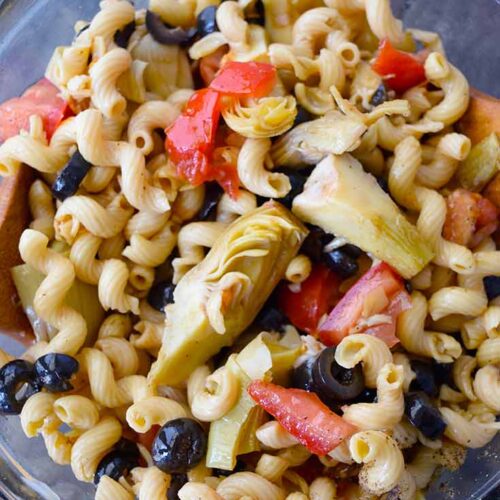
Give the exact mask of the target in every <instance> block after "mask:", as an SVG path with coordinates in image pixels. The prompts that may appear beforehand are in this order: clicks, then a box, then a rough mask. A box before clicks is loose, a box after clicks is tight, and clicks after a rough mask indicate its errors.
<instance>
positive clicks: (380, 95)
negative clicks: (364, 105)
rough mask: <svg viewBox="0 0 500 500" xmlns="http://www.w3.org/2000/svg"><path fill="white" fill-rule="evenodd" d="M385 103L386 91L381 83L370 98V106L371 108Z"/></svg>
mask: <svg viewBox="0 0 500 500" xmlns="http://www.w3.org/2000/svg"><path fill="white" fill-rule="evenodd" d="M385 101H387V89H386V88H385V85H384V84H383V83H381V84H380V85H379V86H378V88H377V90H376V91H375V93H374V94H373V95H372V98H371V99H370V104H371V105H372V106H378V105H379V104H382V103H384V102H385Z"/></svg>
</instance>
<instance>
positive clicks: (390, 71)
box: [372, 39, 425, 93]
mask: <svg viewBox="0 0 500 500" xmlns="http://www.w3.org/2000/svg"><path fill="white" fill-rule="evenodd" d="M372 68H373V70H374V71H375V72H376V73H378V74H379V75H380V76H383V77H385V78H384V82H385V83H386V84H387V86H388V87H389V88H391V89H392V90H395V91H396V92H398V93H402V92H404V91H405V90H408V89H410V88H411V87H415V85H418V84H419V83H423V82H424V81H425V70H424V65H423V64H422V63H421V62H420V61H419V60H418V59H417V58H416V57H415V56H413V55H411V54H409V53H407V52H402V51H400V50H396V49H395V48H394V47H393V46H392V45H391V42H389V40H387V39H384V40H382V41H381V42H380V45H379V48H378V55H377V57H376V59H375V61H374V63H373V64H372Z"/></svg>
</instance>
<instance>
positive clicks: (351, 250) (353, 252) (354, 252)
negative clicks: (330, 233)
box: [339, 243, 363, 259]
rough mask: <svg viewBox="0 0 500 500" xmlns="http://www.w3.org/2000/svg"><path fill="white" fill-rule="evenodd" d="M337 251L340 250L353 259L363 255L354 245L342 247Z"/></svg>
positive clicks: (349, 244) (348, 244)
mask: <svg viewBox="0 0 500 500" xmlns="http://www.w3.org/2000/svg"><path fill="white" fill-rule="evenodd" d="M339 250H342V252H345V253H346V254H347V255H350V256H351V257H354V258H355V259H357V258H358V257H361V256H362V255H363V250H361V248H359V247H357V246H356V245H353V244H352V243H347V244H345V245H342V246H341V247H340V248H339Z"/></svg>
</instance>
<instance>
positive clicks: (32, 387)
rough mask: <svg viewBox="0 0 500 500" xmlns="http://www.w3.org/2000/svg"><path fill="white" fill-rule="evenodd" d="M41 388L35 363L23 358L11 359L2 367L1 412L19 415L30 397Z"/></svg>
mask: <svg viewBox="0 0 500 500" xmlns="http://www.w3.org/2000/svg"><path fill="white" fill-rule="evenodd" d="M39 390H40V388H39V386H38V385H37V383H36V381H35V376H34V373H33V365H32V364H31V363H28V362H27V361H24V360H22V359H15V360H14V361H10V362H9V363H7V364H6V365H4V366H2V368H1V369H0V413H3V414H5V415H18V414H19V413H21V410H22V409H23V406H24V403H26V401H27V400H28V398H29V397H31V396H32V395H33V394H35V393H37V392H39Z"/></svg>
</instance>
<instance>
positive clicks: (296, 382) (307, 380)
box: [292, 356, 316, 392]
mask: <svg viewBox="0 0 500 500" xmlns="http://www.w3.org/2000/svg"><path fill="white" fill-rule="evenodd" d="M315 362H316V357H315V356H311V357H309V358H307V359H306V360H305V361H304V362H303V363H301V364H300V365H299V366H297V367H296V368H294V369H293V372H292V387H296V388H297V389H304V390H305V391H309V392H315V391H314V381H313V376H312V370H313V366H314V364H315Z"/></svg>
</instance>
